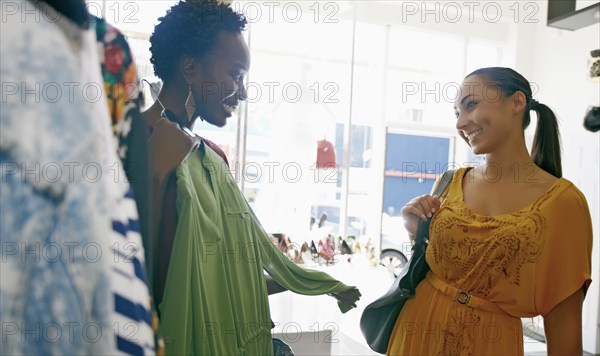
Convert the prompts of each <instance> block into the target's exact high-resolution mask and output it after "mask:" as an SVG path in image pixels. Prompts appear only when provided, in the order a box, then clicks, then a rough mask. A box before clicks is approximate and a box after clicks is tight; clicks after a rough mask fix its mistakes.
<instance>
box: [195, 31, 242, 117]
mask: <svg viewBox="0 0 600 356" xmlns="http://www.w3.org/2000/svg"><path fill="white" fill-rule="evenodd" d="M201 62H202V64H201V65H200V70H198V71H197V72H196V73H195V75H194V77H193V78H192V90H193V93H194V99H195V100H196V113H197V114H198V115H200V117H201V118H202V119H204V120H205V121H207V122H208V123H210V124H212V125H215V126H217V127H223V126H225V124H226V123H227V119H228V118H229V117H231V116H232V115H233V113H234V112H235V110H236V109H237V108H238V105H239V103H240V102H241V101H243V100H246V98H247V96H246V89H245V87H244V85H245V84H244V78H245V76H246V73H247V72H248V69H249V68H250V51H249V50H248V46H247V45H246V42H245V41H244V38H243V37H242V35H241V34H238V33H235V34H234V33H227V32H221V33H220V34H219V38H218V42H217V45H216V46H215V49H213V50H212V51H211V52H210V53H208V54H207V55H206V57H205V58H204V59H203V60H202V61H201Z"/></svg>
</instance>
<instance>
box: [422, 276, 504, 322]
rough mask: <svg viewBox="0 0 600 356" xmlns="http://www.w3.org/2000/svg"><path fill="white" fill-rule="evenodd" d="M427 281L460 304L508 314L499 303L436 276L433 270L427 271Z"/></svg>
mask: <svg viewBox="0 0 600 356" xmlns="http://www.w3.org/2000/svg"><path fill="white" fill-rule="evenodd" d="M425 279H426V280H427V282H429V283H430V284H431V285H432V286H433V287H434V288H435V289H437V290H438V291H440V292H442V293H444V294H445V295H447V296H449V297H451V298H452V299H453V300H454V301H455V302H457V303H458V304H462V305H464V306H469V307H471V308H475V309H479V310H485V311H488V312H492V313H498V314H504V315H508V314H507V313H506V312H505V311H504V310H502V309H501V308H500V307H499V306H498V305H496V304H494V303H492V302H490V301H487V300H485V299H483V298H479V297H476V296H474V295H471V294H470V293H469V292H465V291H463V290H460V289H458V288H456V287H454V286H452V285H450V284H448V283H446V282H444V281H442V280H441V279H439V278H438V277H436V275H435V274H433V273H432V272H431V271H429V272H427V275H426V276H425Z"/></svg>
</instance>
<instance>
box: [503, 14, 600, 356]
mask: <svg viewBox="0 0 600 356" xmlns="http://www.w3.org/2000/svg"><path fill="white" fill-rule="evenodd" d="M541 9H542V10H543V13H542V14H540V17H541V18H542V19H545V18H546V14H547V6H543V7H541ZM512 35H513V36H514V37H513V39H512V40H513V41H514V43H515V45H516V49H517V50H516V51H515V53H514V54H515V58H514V64H515V69H516V70H517V71H519V72H521V73H522V74H523V75H525V77H527V78H528V79H529V80H530V81H532V82H535V83H536V84H537V85H538V87H539V90H538V92H537V94H536V95H535V97H536V99H537V100H539V101H540V102H542V103H544V104H547V105H549V106H550V107H551V108H552V109H553V110H554V111H555V113H556V114H557V116H558V118H559V120H560V130H561V134H562V144H563V161H562V162H563V175H564V177H565V178H567V179H569V180H570V181H572V182H573V183H574V184H575V185H577V187H579V189H580V190H581V191H582V192H583V194H584V195H585V196H586V199H587V201H588V205H589V207H590V213H591V215H592V224H593V228H594V251H593V255H592V256H593V257H592V269H593V270H592V279H593V283H592V285H591V287H590V290H589V291H588V295H587V297H586V300H585V303H584V311H583V318H584V320H583V324H584V329H583V332H584V336H583V338H584V350H585V351H587V352H590V353H600V340H598V333H599V326H598V323H599V318H598V314H599V310H598V305H599V298H598V294H599V287H600V261H599V256H600V221H599V218H598V217H599V216H600V209H599V194H600V187H599V182H600V175H599V173H600V166H599V156H600V133H592V132H589V131H586V130H585V129H584V128H583V117H584V116H585V113H586V112H587V109H588V107H589V106H590V105H594V106H599V105H600V82H598V81H592V80H590V79H588V72H589V69H588V68H589V66H588V65H589V60H590V59H591V56H590V51H591V50H594V49H598V48H600V24H595V25H592V26H589V27H585V28H582V29H579V30H576V31H565V30H558V29H554V28H551V27H547V26H546V25H545V21H541V22H540V23H538V24H523V23H521V24H519V25H518V28H517V30H516V31H514V32H513V34H512ZM565 238H570V237H569V236H565ZM556 262H557V263H560V261H556Z"/></svg>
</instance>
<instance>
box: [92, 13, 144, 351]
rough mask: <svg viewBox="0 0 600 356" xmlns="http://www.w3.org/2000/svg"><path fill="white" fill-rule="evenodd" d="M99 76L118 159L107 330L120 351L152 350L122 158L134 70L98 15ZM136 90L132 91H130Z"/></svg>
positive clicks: (118, 36)
mask: <svg viewBox="0 0 600 356" xmlns="http://www.w3.org/2000/svg"><path fill="white" fill-rule="evenodd" d="M95 20H96V21H95V24H96V34H97V41H98V49H99V51H100V52H101V53H100V57H101V58H103V60H102V61H101V68H102V75H103V79H104V88H105V90H106V96H107V100H108V108H109V111H110V116H111V119H112V129H113V136H114V140H115V143H116V145H115V146H116V148H117V153H118V156H119V157H120V158H121V162H118V163H117V164H116V165H114V166H113V167H112V168H114V167H116V173H117V174H116V175H115V177H117V178H119V179H116V180H117V182H115V183H117V185H118V188H119V189H120V194H119V196H120V197H121V198H120V199H118V201H117V202H116V204H115V206H114V208H113V209H112V211H111V219H112V233H111V236H110V249H111V251H112V256H111V257H112V262H113V263H114V264H113V266H112V274H111V277H112V278H111V283H112V295H113V297H114V312H113V315H112V316H111V322H112V324H111V327H110V328H111V330H112V331H113V332H114V334H115V341H116V346H117V350H118V351H119V352H120V353H122V354H129V355H148V354H155V353H156V350H155V342H154V331H153V330H152V321H151V308H150V296H149V292H148V281H147V278H146V271H145V260H144V247H143V243H142V235H141V233H140V220H139V217H138V211H137V205H136V201H135V197H134V193H133V188H132V186H131V185H129V184H128V183H127V182H126V180H125V177H126V175H125V171H124V169H123V165H124V162H125V160H126V157H127V154H128V147H127V142H128V136H129V134H130V132H131V127H132V120H133V119H134V117H135V116H136V115H131V113H132V112H133V111H138V112H139V110H140V107H139V100H138V99H139V95H140V93H139V91H138V90H137V84H138V83H137V80H138V78H137V72H136V68H135V64H134V62H133V58H132V56H131V51H130V49H129V45H128V43H127V41H126V39H125V36H123V34H122V33H121V32H119V31H118V30H117V29H116V28H114V27H113V26H111V25H109V24H108V23H106V21H104V20H103V19H99V18H96V19H95ZM132 88H133V89H136V90H132Z"/></svg>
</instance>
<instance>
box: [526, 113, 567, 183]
mask: <svg viewBox="0 0 600 356" xmlns="http://www.w3.org/2000/svg"><path fill="white" fill-rule="evenodd" d="M533 110H535V111H536V112H537V115H538V123H537V127H536V129H535V136H534V137H533V147H532V149H531V157H532V158H533V162H535V164H536V165H537V166H538V167H540V168H541V169H543V170H545V171H546V172H548V173H550V174H552V175H553V176H555V177H558V178H561V177H562V167H561V159H560V135H559V133H558V120H556V116H555V115H554V112H552V110H551V109H550V108H549V107H548V106H546V105H544V104H538V105H537V108H535V109H533Z"/></svg>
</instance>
